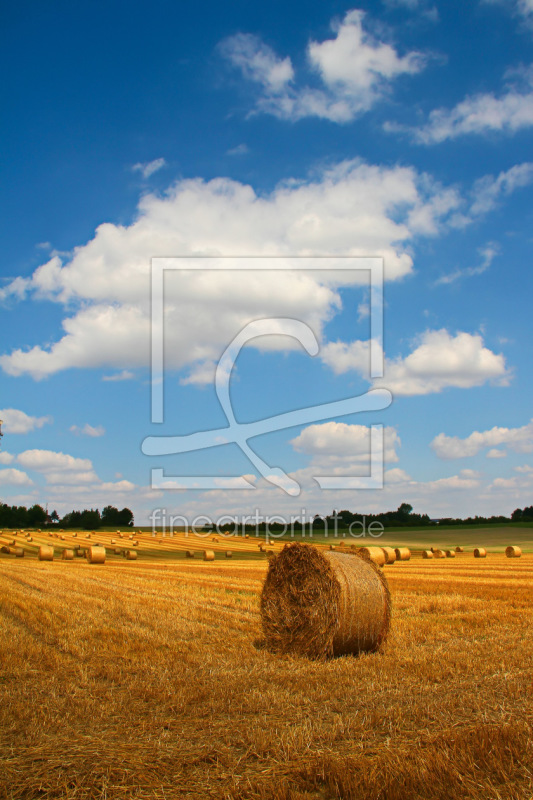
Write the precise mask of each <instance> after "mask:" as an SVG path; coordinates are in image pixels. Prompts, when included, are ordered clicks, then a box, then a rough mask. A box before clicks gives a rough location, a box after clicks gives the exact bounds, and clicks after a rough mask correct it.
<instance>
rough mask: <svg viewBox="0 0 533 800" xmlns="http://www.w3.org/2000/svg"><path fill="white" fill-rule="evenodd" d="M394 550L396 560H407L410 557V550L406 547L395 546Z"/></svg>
mask: <svg viewBox="0 0 533 800" xmlns="http://www.w3.org/2000/svg"><path fill="white" fill-rule="evenodd" d="M394 552H395V553H396V561H409V559H410V558H411V551H410V550H409V548H408V547H396V548H395V550H394Z"/></svg>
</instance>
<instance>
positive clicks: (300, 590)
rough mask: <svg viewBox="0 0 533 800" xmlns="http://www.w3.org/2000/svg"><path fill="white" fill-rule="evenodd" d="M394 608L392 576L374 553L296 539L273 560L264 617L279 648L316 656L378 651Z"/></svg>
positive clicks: (269, 641)
mask: <svg viewBox="0 0 533 800" xmlns="http://www.w3.org/2000/svg"><path fill="white" fill-rule="evenodd" d="M390 613H391V602H390V594H389V589H388V586H387V581H386V579H385V577H384V575H383V574H382V573H381V571H380V570H379V569H378V568H377V567H376V566H375V565H374V564H373V563H372V562H371V560H370V559H368V558H367V559H365V558H360V557H358V556H356V555H355V554H352V553H339V552H328V551H326V552H323V553H321V552H319V551H318V550H317V549H316V548H314V547H311V546H310V545H306V544H299V543H294V544H293V545H292V546H291V547H284V548H283V550H282V551H281V553H279V554H278V555H277V556H275V557H274V558H272V559H271V561H270V564H269V568H268V573H267V576H266V579H265V583H264V586H263V591H262V594H261V619H262V623H263V631H264V633H265V637H266V640H267V644H268V645H269V646H270V647H271V648H272V649H273V650H274V651H277V652H282V653H289V652H290V653H295V654H299V655H306V656H308V657H310V658H328V657H331V656H338V655H346V654H356V653H360V652H374V651H376V650H378V649H379V648H380V646H381V645H382V643H383V642H384V641H385V639H386V637H387V633H388V630H389V625H390Z"/></svg>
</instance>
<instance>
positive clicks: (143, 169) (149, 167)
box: [131, 158, 167, 180]
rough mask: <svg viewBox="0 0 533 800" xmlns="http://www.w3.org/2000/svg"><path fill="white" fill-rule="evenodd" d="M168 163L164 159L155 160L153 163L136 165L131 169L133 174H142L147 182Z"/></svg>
mask: <svg viewBox="0 0 533 800" xmlns="http://www.w3.org/2000/svg"><path fill="white" fill-rule="evenodd" d="M166 163H167V162H166V161H165V159H164V158H155V159H154V160H153V161H145V162H144V163H141V162H139V163H138V164H134V165H133V166H132V168H131V169H132V172H140V173H141V175H142V176H143V178H144V179H145V180H147V179H148V178H149V177H150V176H151V175H153V174H154V172H158V170H160V169H162V168H163V167H164V166H166Z"/></svg>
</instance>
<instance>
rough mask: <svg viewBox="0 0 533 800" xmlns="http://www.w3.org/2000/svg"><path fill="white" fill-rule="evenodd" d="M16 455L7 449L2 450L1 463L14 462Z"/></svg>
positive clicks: (0, 452)
mask: <svg viewBox="0 0 533 800" xmlns="http://www.w3.org/2000/svg"><path fill="white" fill-rule="evenodd" d="M14 460H15V456H14V455H12V454H11V453H7V452H6V451H5V450H0V464H12V463H13V461H14Z"/></svg>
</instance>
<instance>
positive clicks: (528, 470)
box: [514, 464, 533, 475]
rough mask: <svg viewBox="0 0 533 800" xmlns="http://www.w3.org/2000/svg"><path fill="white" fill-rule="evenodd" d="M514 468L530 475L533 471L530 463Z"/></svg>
mask: <svg viewBox="0 0 533 800" xmlns="http://www.w3.org/2000/svg"><path fill="white" fill-rule="evenodd" d="M514 469H515V471H516V472H522V473H524V474H526V475H530V474H531V473H533V467H532V466H530V465H529V464H524V465H523V466H521V467H514Z"/></svg>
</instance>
